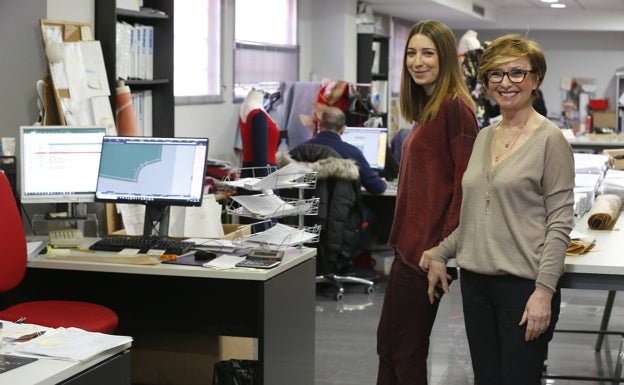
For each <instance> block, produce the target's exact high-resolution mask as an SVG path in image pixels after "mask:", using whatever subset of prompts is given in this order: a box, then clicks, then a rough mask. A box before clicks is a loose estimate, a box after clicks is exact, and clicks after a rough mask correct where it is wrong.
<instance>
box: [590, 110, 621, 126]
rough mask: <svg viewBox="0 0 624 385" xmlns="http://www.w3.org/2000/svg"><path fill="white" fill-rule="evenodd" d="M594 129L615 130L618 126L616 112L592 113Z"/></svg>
mask: <svg viewBox="0 0 624 385" xmlns="http://www.w3.org/2000/svg"><path fill="white" fill-rule="evenodd" d="M592 117H593V125H594V128H604V127H608V128H613V129H615V128H616V127H617V126H616V115H615V111H592Z"/></svg>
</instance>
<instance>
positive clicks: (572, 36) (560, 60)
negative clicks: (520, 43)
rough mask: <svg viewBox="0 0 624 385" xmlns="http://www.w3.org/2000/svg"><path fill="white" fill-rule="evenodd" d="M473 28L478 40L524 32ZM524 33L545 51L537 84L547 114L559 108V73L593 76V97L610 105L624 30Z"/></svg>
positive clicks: (623, 53) (621, 62)
mask: <svg viewBox="0 0 624 385" xmlns="http://www.w3.org/2000/svg"><path fill="white" fill-rule="evenodd" d="M463 32H465V31H462V32H461V33H460V34H458V35H459V36H461V35H462V34H463ZM477 32H478V37H479V40H480V41H481V42H484V41H488V40H490V41H491V40H493V39H495V38H496V37H498V36H501V35H503V34H505V33H509V32H517V33H520V34H521V35H525V32H521V31H477ZM527 37H528V38H530V39H533V40H535V41H537V42H538V43H539V44H540V45H541V46H542V48H543V49H544V53H545V54H546V61H547V65H548V69H547V71H546V77H545V79H544V83H543V85H542V87H541V88H542V91H543V93H544V99H545V101H546V108H547V109H548V113H549V114H551V113H553V112H560V111H561V102H562V101H563V97H564V93H563V91H561V90H560V87H559V86H560V84H561V79H562V78H563V77H568V78H570V77H573V78H595V79H596V85H597V89H596V95H595V97H596V98H598V99H601V98H608V99H609V106H610V108H613V107H614V106H615V70H616V69H618V68H622V67H624V32H588V31H582V32H574V31H565V32H564V31H561V32H559V31H531V32H530V33H529V34H528V35H527Z"/></svg>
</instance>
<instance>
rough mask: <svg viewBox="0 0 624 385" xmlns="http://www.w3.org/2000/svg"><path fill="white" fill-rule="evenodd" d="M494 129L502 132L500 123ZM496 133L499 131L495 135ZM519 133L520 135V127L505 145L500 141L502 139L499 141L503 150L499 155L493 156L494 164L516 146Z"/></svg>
mask: <svg viewBox="0 0 624 385" xmlns="http://www.w3.org/2000/svg"><path fill="white" fill-rule="evenodd" d="M496 128H497V129H498V128H500V129H501V130H502V128H501V123H498V126H497V127H496ZM498 132H499V131H498V130H497V133H498ZM501 133H502V131H501ZM521 133H522V127H520V128H519V129H517V130H516V133H515V134H514V136H513V137H512V138H511V140H510V141H508V142H507V143H505V142H504V141H503V140H502V138H501V139H500V142H501V144H502V145H503V146H505V149H504V150H503V152H501V153H500V154H498V155H495V156H494V163H498V161H499V160H501V159H502V158H503V157H504V156H505V155H506V154H507V153H508V152H509V151H511V150H512V149H513V147H514V145H515V144H516V142H517V141H518V138H519V137H520V134H521ZM501 135H502V134H501Z"/></svg>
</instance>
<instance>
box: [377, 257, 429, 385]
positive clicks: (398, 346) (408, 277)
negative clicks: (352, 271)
mask: <svg viewBox="0 0 624 385" xmlns="http://www.w3.org/2000/svg"><path fill="white" fill-rule="evenodd" d="M428 285H429V284H428V281H427V274H426V273H425V272H423V271H422V270H420V269H418V270H415V269H412V268H411V267H408V266H407V265H405V264H404V263H402V262H401V261H399V259H398V258H395V259H394V262H393V263H392V268H391V271H390V276H389V279H388V285H387V287H386V293H385V297H384V303H383V308H382V311H381V319H380V320H379V325H378V328H377V354H378V355H379V371H378V374H377V385H426V384H427V355H428V353H429V335H430V334H431V329H432V327H433V322H434V321H435V316H436V313H437V312H438V304H439V301H436V302H435V303H434V304H433V305H431V304H430V303H429V298H428V296H427V288H428Z"/></svg>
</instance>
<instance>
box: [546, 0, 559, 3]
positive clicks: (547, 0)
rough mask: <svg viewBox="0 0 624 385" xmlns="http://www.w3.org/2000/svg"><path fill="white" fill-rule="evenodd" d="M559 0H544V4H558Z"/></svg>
mask: <svg viewBox="0 0 624 385" xmlns="http://www.w3.org/2000/svg"><path fill="white" fill-rule="evenodd" d="M557 1H559V0H542V3H556V2H557Z"/></svg>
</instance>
